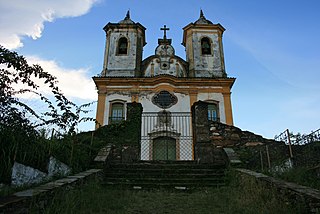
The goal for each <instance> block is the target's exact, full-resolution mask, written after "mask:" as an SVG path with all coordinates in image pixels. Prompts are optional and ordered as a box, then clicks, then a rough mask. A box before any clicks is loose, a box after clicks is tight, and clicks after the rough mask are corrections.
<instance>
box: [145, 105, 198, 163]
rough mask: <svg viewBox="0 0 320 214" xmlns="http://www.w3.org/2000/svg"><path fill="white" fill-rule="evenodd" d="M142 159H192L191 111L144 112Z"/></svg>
mask: <svg viewBox="0 0 320 214" xmlns="http://www.w3.org/2000/svg"><path fill="white" fill-rule="evenodd" d="M141 159H142V160H192V159H193V142H192V122H191V113H190V112H169V111H165V110H163V111H160V112H144V113H143V114H142V124H141Z"/></svg>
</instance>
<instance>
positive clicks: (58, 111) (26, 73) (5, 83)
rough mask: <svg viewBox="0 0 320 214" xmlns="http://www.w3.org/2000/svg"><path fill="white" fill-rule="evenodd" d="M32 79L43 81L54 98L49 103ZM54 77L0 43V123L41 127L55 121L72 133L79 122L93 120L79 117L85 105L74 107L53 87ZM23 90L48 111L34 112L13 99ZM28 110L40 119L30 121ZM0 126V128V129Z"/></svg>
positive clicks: (54, 85)
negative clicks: (46, 107)
mask: <svg viewBox="0 0 320 214" xmlns="http://www.w3.org/2000/svg"><path fill="white" fill-rule="evenodd" d="M34 78H37V79H40V80H43V82H44V84H45V85H47V86H48V87H49V88H50V90H51V93H52V95H53V97H54V99H55V102H52V101H51V100H50V99H48V98H47V97H45V96H44V95H43V94H41V93H39V92H38V89H39V85H38V84H37V83H36V82H35V81H34V80H33V79H34ZM18 83H19V84H22V85H23V86H25V87H26V88H23V89H16V87H15V86H16V84H18ZM57 83H58V81H57V79H56V77H54V76H52V75H51V74H50V73H48V72H45V71H44V70H43V69H42V68H41V66H40V65H29V64H28V62H27V60H26V59H25V58H24V57H23V56H20V55H18V54H17V53H16V52H13V51H10V50H8V49H6V48H4V47H2V46H0V126H1V127H2V126H7V125H13V124H16V123H18V124H28V125H29V126H33V127H35V126H41V125H48V124H55V125H57V126H58V127H60V128H61V129H63V130H66V132H67V133H74V132H75V127H76V126H77V125H78V123H80V122H82V121H88V120H93V119H92V118H80V113H87V111H86V110H83V108H84V107H87V106H89V105H90V104H91V103H89V104H85V105H81V106H77V105H75V104H74V103H73V102H71V101H70V100H68V99H67V98H66V97H65V96H64V95H63V93H62V92H61V91H60V89H59V87H58V86H57ZM23 93H33V94H36V95H37V96H38V97H39V99H41V100H42V101H43V102H44V103H46V104H47V106H48V111H47V112H45V113H44V114H43V115H38V114H37V113H36V112H35V111H34V110H33V109H32V108H30V107H29V106H27V105H26V104H24V103H23V102H21V101H20V99H18V98H17V95H19V94H23ZM26 113H29V114H31V115H33V116H34V117H36V118H38V119H40V121H42V122H41V123H38V124H33V122H32V121H30V120H28V119H27V118H26V117H25V114H26ZM1 127H0V128H1Z"/></svg>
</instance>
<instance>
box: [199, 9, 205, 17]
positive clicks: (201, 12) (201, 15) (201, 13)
mask: <svg viewBox="0 0 320 214" xmlns="http://www.w3.org/2000/svg"><path fill="white" fill-rule="evenodd" d="M200 18H204V15H203V11H202V9H200Z"/></svg>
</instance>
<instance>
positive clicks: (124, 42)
mask: <svg viewBox="0 0 320 214" xmlns="http://www.w3.org/2000/svg"><path fill="white" fill-rule="evenodd" d="M118 54H128V39H127V38H126V37H121V38H120V39H119V41H118Z"/></svg>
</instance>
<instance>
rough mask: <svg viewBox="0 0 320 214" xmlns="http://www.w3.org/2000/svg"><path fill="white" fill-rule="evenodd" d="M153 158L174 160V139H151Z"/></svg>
mask: <svg viewBox="0 0 320 214" xmlns="http://www.w3.org/2000/svg"><path fill="white" fill-rule="evenodd" d="M153 160H176V139H174V138H171V137H158V138H155V139H154V140H153Z"/></svg>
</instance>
